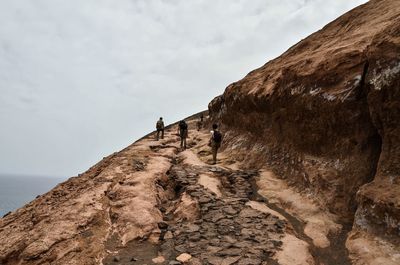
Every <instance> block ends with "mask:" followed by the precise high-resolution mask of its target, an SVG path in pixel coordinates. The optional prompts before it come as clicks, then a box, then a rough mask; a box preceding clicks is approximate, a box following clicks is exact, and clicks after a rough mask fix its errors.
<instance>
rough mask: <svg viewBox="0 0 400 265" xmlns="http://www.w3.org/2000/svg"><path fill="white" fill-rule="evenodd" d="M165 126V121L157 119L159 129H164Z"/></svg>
mask: <svg viewBox="0 0 400 265" xmlns="http://www.w3.org/2000/svg"><path fill="white" fill-rule="evenodd" d="M163 127H164V122H162V121H157V125H156V128H157V129H162V128H163Z"/></svg>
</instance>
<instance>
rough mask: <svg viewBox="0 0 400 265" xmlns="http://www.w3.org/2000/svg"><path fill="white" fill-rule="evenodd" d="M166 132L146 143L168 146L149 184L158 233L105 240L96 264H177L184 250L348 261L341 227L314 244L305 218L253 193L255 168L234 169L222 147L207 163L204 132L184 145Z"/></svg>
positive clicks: (242, 260)
mask: <svg viewBox="0 0 400 265" xmlns="http://www.w3.org/2000/svg"><path fill="white" fill-rule="evenodd" d="M173 131H174V129H173V128H172V129H171V130H170V131H168V132H167V133H166V138H165V139H164V140H162V141H160V142H154V143H152V144H151V145H149V149H150V152H152V153H160V155H162V150H165V149H168V148H170V149H171V148H172V149H173V150H175V151H174V152H173V153H174V155H169V156H168V161H169V163H170V169H169V170H168V171H167V178H164V179H163V180H162V181H158V182H157V185H158V186H160V187H162V193H163V196H162V198H161V197H160V199H159V204H158V205H157V208H158V209H159V211H160V213H161V214H162V221H160V222H159V223H158V227H159V229H160V230H159V233H158V234H157V235H152V236H153V240H152V241H153V243H149V240H147V239H148V238H146V237H143V238H141V239H140V240H134V241H131V242H129V243H128V244H126V245H125V246H123V247H122V246H119V243H118V242H115V243H113V241H112V240H109V244H108V248H109V253H110V254H109V255H108V257H106V258H105V259H104V264H109V265H111V264H154V263H160V264H180V263H179V262H178V261H177V260H176V258H177V257H178V256H179V255H180V254H182V253H188V254H190V255H191V259H190V260H189V263H190V264H282V265H284V264H291V265H293V264H299V265H300V264H318V265H336V264H344V265H346V264H350V262H349V259H348V254H347V251H346V249H345V247H344V241H345V237H346V235H345V233H340V234H337V235H336V237H333V236H330V235H327V236H328V240H329V241H330V243H331V244H330V247H327V248H321V247H318V246H316V245H315V244H314V240H313V239H312V238H310V236H308V235H307V234H306V233H305V227H306V223H307V220H302V219H301V217H299V216H296V215H295V214H293V211H292V209H289V210H288V209H285V207H284V206H282V204H279V203H275V202H270V200H269V199H268V197H265V195H264V196H262V195H260V193H259V192H258V191H259V186H258V185H257V180H258V179H259V178H260V172H259V171H257V170H240V169H238V168H240V166H238V163H236V162H235V161H232V159H227V158H226V157H225V156H224V154H223V153H222V154H221V155H220V161H219V164H218V165H217V166H212V165H210V164H209V162H210V152H209V150H208V147H207V140H208V134H207V132H206V130H203V131H200V132H196V131H190V141H189V142H188V145H189V146H190V148H189V149H188V150H185V151H182V150H180V149H179V148H178V145H177V142H175V141H176V136H175V135H174V134H173ZM150 137H152V136H150ZM227 161H228V162H227ZM264 188H265V187H264ZM263 191H264V193H265V190H263ZM275 199H276V198H275ZM345 231H346V230H345ZM155 237H156V238H155ZM118 246H119V247H118Z"/></svg>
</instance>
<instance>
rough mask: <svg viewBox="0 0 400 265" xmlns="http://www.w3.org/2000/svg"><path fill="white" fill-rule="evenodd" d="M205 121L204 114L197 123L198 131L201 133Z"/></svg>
mask: <svg viewBox="0 0 400 265" xmlns="http://www.w3.org/2000/svg"><path fill="white" fill-rule="evenodd" d="M203 120H204V116H203V113H202V114H201V115H200V120H198V121H197V131H200V129H201V128H202V127H203Z"/></svg>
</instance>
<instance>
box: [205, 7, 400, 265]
mask: <svg viewBox="0 0 400 265" xmlns="http://www.w3.org/2000/svg"><path fill="white" fill-rule="evenodd" d="M399 36H400V2H399V1H397V0H371V1H369V2H368V3H366V4H364V5H362V6H360V7H358V8H355V9H354V10H352V11H350V12H348V13H347V14H345V15H343V16H341V17H340V18H338V19H336V20H335V21H333V22H331V23H329V24H328V25H327V26H325V27H324V28H323V29H321V30H320V31H318V32H316V33H314V34H312V35H311V36H309V37H308V38H306V39H304V40H302V41H301V42H299V43H298V44H296V45H294V46H293V47H291V48H290V49H289V50H288V51H287V52H285V53H284V54H283V55H282V56H280V57H278V58H276V59H274V60H272V61H270V62H268V63H267V64H265V65H264V66H262V67H260V68H259V69H256V70H254V71H252V72H250V73H249V74H248V75H247V76H246V77H245V78H243V79H242V80H240V81H238V82H235V83H233V84H231V85H229V86H228V87H227V88H226V90H225V92H224V94H223V95H222V96H219V97H217V98H215V99H214V100H213V101H212V102H211V103H210V105H209V110H210V115H211V116H212V117H213V119H214V120H221V121H222V123H223V125H224V130H225V131H228V134H227V135H226V137H225V144H226V145H228V146H227V147H226V149H225V151H226V152H227V153H229V155H230V156H235V157H236V158H237V159H238V160H240V161H243V162H244V163H245V164H246V165H248V166H249V167H251V168H261V167H267V168H269V169H271V171H273V172H274V173H275V174H276V176H278V177H279V178H281V179H284V180H285V181H286V182H287V183H288V184H290V185H291V186H292V187H294V188H295V189H297V190H299V191H301V193H302V194H303V196H309V197H312V198H313V199H314V200H315V201H316V202H317V204H318V205H319V207H320V208H325V209H327V210H328V211H330V212H331V213H333V214H335V215H337V216H340V218H341V219H342V220H346V219H347V221H348V222H349V223H351V222H353V219H354V231H353V233H352V236H351V237H350V238H349V242H348V244H347V245H348V246H349V247H350V246H351V245H352V242H351V241H352V239H353V238H358V237H359V236H360V235H363V234H365V232H366V234H369V235H370V236H371V238H374V240H375V241H377V240H379V239H380V240H383V241H382V244H384V243H385V242H386V243H388V244H392V246H393V249H397V251H398V248H396V246H399V245H400V193H399V191H400V167H399V165H400V163H399V162H400V161H399V159H400V138H399V137H400V125H399V122H398V121H399V120H400V112H399V109H400V107H399V106H400V104H399V103H400V38H399ZM226 145H225V146H226ZM266 165H267V166H266ZM313 231H315V229H313V228H312V229H311V232H313ZM359 232H360V233H359ZM356 234H357V236H356ZM366 240H367V239H366ZM320 243H321V244H326V243H328V242H327V241H325V242H323V241H321V242H320ZM372 245H373V244H372ZM356 249H358V250H360V248H357V247H354V248H353V247H350V251H352V255H353V254H354V255H355V256H357V255H358V254H360V253H358V254H357V253H356V252H357V251H358V250H357V251H356ZM382 249H385V248H382ZM386 249H389V248H386ZM353 251H356V252H353ZM368 259H369V258H367V259H366V260H361V261H357V262H359V264H368ZM363 262H364V263H363ZM381 262H382V261H381ZM371 264H376V263H374V262H372V263H371Z"/></svg>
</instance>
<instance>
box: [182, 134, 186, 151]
mask: <svg viewBox="0 0 400 265" xmlns="http://www.w3.org/2000/svg"><path fill="white" fill-rule="evenodd" d="M183 139H184V140H183V143H184V147H183V148H184V149H186V137H185V138H183Z"/></svg>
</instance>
